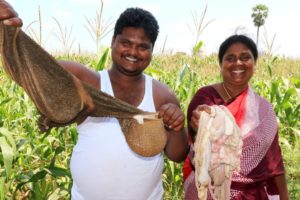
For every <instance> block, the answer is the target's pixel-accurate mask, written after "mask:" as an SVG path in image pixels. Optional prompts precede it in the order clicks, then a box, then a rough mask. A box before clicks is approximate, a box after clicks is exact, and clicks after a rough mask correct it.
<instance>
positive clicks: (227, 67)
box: [189, 43, 290, 200]
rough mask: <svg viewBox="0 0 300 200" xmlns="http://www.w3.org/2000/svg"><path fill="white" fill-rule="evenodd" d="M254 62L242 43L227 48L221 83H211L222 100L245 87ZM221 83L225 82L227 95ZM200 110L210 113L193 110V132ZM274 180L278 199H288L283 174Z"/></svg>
mask: <svg viewBox="0 0 300 200" xmlns="http://www.w3.org/2000/svg"><path fill="white" fill-rule="evenodd" d="M255 64H256V61H255V60H254V57H253V55H252V53H251V51H250V50H249V49H248V48H247V47H246V46H245V45H244V44H242V43H235V44H233V45H232V46H231V47H229V48H228V49H227V51H226V53H225V54H224V58H223V60H222V61H221V62H220V67H221V73H222V76H223V83H217V84H214V85H213V87H214V88H215V89H216V91H217V92H218V93H219V94H220V96H221V97H222V98H223V99H224V101H229V100H230V99H231V98H234V97H236V96H238V95H239V94H240V93H241V92H242V91H244V90H245V89H246V88H247V86H248V82H249V80H250V78H251V77H252V76H253V72H254V69H255ZM222 84H225V86H226V88H227V92H228V94H229V95H228V94H227V92H226V91H225V89H224V87H223V85H222ZM202 111H205V112H207V113H209V114H210V113H211V110H210V107H209V106H208V105H199V106H198V107H197V108H196V109H195V110H194V111H193V113H192V117H191V120H190V122H189V124H190V126H191V127H192V129H193V131H194V133H197V130H198V126H199V119H200V117H201V112H202ZM274 182H275V184H276V186H277V188H278V191H279V196H280V200H288V199H290V198H289V193H288V189H287V183H286V179H285V175H284V174H283V175H279V176H276V177H274Z"/></svg>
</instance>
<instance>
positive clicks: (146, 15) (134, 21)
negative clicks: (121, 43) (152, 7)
mask: <svg viewBox="0 0 300 200" xmlns="http://www.w3.org/2000/svg"><path fill="white" fill-rule="evenodd" d="M127 27H133V28H143V29H144V31H145V34H146V35H147V36H148V37H149V39H150V41H151V42H152V44H153V45H154V44H155V41H156V38H157V35H158V32H159V26H158V23H157V20H156V19H155V17H154V16H153V15H152V14H151V13H150V12H149V11H147V10H144V9H142V8H127V9H126V10H125V11H124V12H123V13H121V15H120V17H119V19H118V20H117V22H116V25H115V30H114V35H113V37H116V36H117V35H118V34H121V33H122V31H123V29H124V28H127Z"/></svg>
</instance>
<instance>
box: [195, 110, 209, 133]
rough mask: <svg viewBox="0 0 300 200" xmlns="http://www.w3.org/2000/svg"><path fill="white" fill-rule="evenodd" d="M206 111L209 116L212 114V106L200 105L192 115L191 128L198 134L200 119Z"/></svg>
mask: <svg viewBox="0 0 300 200" xmlns="http://www.w3.org/2000/svg"><path fill="white" fill-rule="evenodd" d="M202 111H205V112H207V113H208V114H211V108H210V106H208V105H206V104H203V105H199V106H198V107H197V108H196V109H195V110H194V111H193V113H192V117H191V121H190V126H191V127H192V129H193V130H194V131H195V133H197V131H198V126H199V119H200V117H201V112H202Z"/></svg>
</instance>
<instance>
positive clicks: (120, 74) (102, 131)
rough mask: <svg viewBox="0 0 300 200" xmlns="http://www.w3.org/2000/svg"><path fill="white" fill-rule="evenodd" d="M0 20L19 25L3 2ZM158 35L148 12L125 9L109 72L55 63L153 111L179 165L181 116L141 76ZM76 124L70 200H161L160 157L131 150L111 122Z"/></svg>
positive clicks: (165, 92) (168, 94) (183, 141)
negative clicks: (76, 139)
mask: <svg viewBox="0 0 300 200" xmlns="http://www.w3.org/2000/svg"><path fill="white" fill-rule="evenodd" d="M0 20H4V21H3V22H4V24H5V25H10V26H21V25H22V20H21V19H20V18H18V15H17V13H16V11H14V9H13V8H12V7H11V6H10V5H9V4H8V3H7V2H5V1H3V0H0ZM158 30H159V26H158V24H157V21H156V19H155V18H154V17H153V15H152V14H151V13H150V12H148V11H146V10H143V9H140V8H129V9H127V10H125V11H124V12H123V13H122V14H121V15H120V17H119V19H118V20H117V22H116V25H115V30H114V35H113V38H112V42H111V49H112V51H111V55H112V63H113V64H112V66H111V69H109V70H104V71H101V72H95V71H92V70H90V69H88V68H86V67H85V66H83V65H81V64H79V63H75V62H69V61H59V63H60V64H61V65H62V66H63V67H64V68H65V69H66V70H67V71H69V72H70V73H72V74H73V75H75V76H76V77H77V78H79V79H80V80H81V81H84V82H86V83H87V84H89V85H91V86H93V87H95V88H96V89H99V90H101V91H104V92H106V93H108V94H110V95H112V96H115V97H117V98H119V99H121V100H123V101H125V102H127V103H129V104H131V105H134V106H136V107H138V108H140V109H142V110H145V111H150V112H158V113H159V116H160V117H161V118H162V119H163V122H164V124H165V126H166V127H168V128H167V129H166V131H167V134H168V141H167V144H166V147H165V150H164V151H165V154H166V156H167V157H168V158H169V159H171V160H173V161H176V162H181V161H183V160H184V158H185V156H186V153H187V149H188V142H187V136H186V133H185V131H184V114H183V112H182V111H181V109H180V107H179V103H178V100H177V98H176V96H175V94H174V93H173V92H172V91H171V90H170V89H169V88H168V87H167V86H166V85H164V84H162V83H160V82H158V81H156V80H154V79H152V78H151V77H149V76H147V75H145V74H144V73H143V71H144V70H145V69H146V68H147V66H148V65H149V63H150V61H151V59H152V52H153V47H154V44H155V41H156V38H157V35H158ZM77 123H78V127H77V131H78V134H79V136H78V142H77V144H76V146H75V147H74V150H73V154H72V157H71V164H70V168H71V173H72V178H73V187H72V194H71V196H72V199H76V200H77V199H78V200H82V199H91V200H94V199H130V200H133V199H138V200H140V199H154V200H156V199H162V195H163V188H162V180H161V174H162V170H163V156H162V154H158V155H156V156H153V157H147V158H145V157H141V156H139V155H137V154H135V153H134V152H133V151H131V149H130V148H129V147H128V145H127V143H126V140H125V138H124V135H123V133H122V131H121V129H120V125H119V123H118V121H117V119H115V118H95V117H93V118H92V117H88V118H86V119H84V120H83V121H80V122H77Z"/></svg>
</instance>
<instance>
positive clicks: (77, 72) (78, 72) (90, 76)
mask: <svg viewBox="0 0 300 200" xmlns="http://www.w3.org/2000/svg"><path fill="white" fill-rule="evenodd" d="M58 63H59V64H60V65H61V66H62V67H63V68H64V69H65V70H67V71H68V72H70V73H71V74H73V75H74V76H76V77H77V78H78V79H79V80H81V81H83V82H85V83H87V84H89V85H90V86H93V87H94V88H96V89H98V90H99V89H100V75H99V73H98V72H96V71H94V70H91V69H89V68H87V67H86V66H84V65H82V64H80V63H76V62H71V61H64V60H59V61H58Z"/></svg>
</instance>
